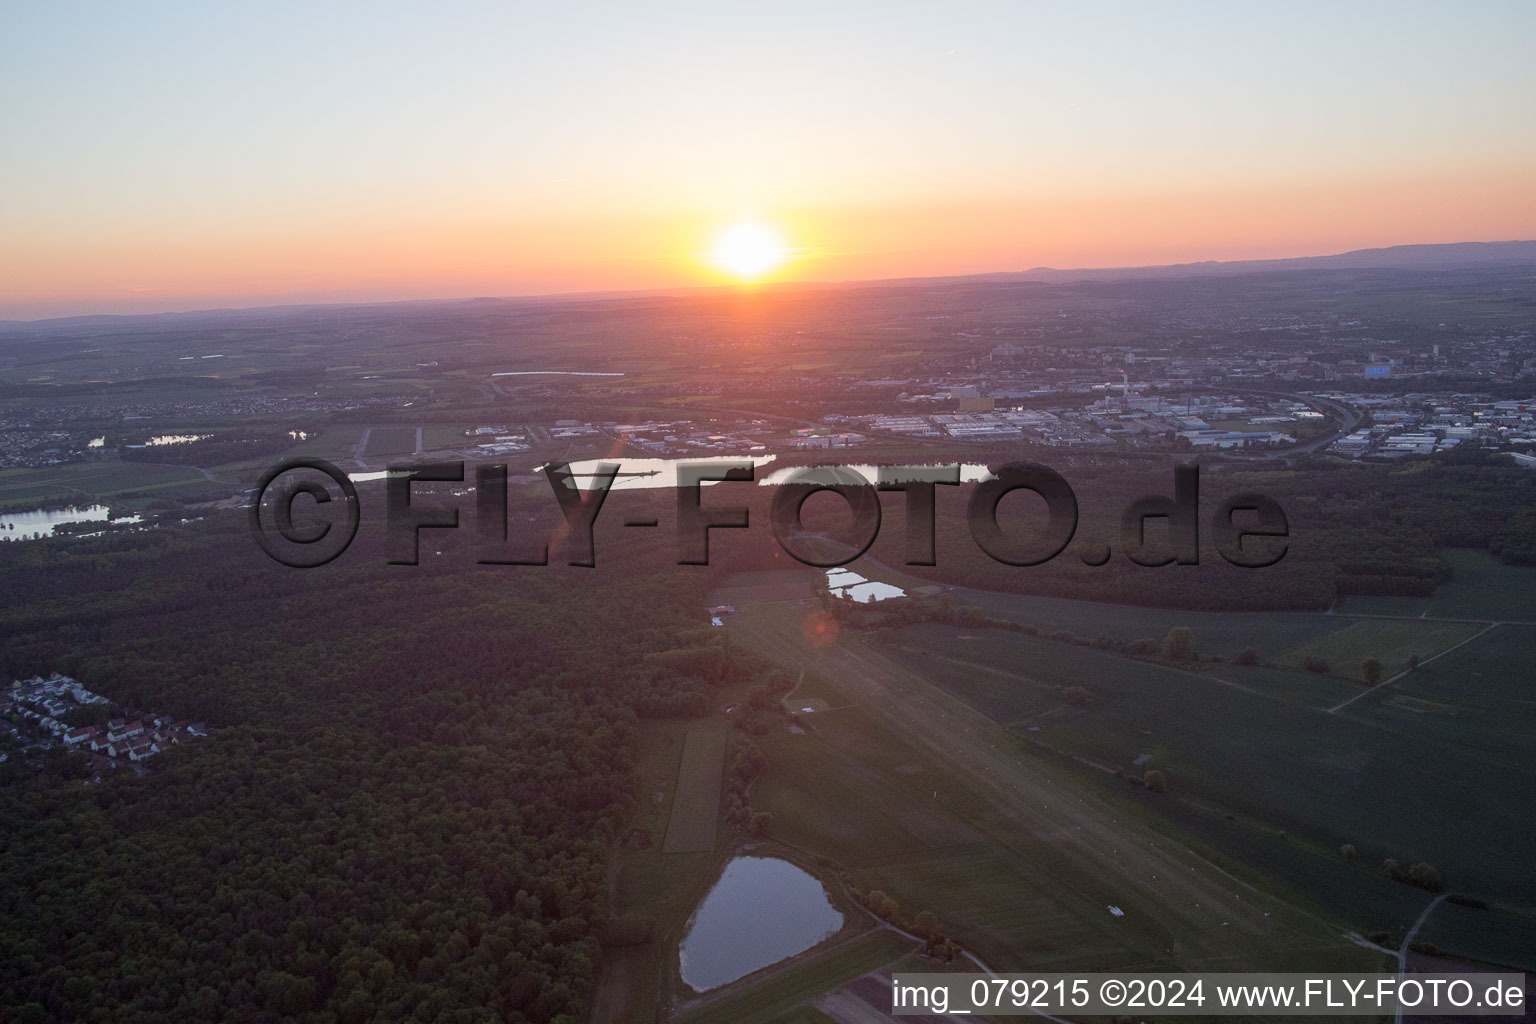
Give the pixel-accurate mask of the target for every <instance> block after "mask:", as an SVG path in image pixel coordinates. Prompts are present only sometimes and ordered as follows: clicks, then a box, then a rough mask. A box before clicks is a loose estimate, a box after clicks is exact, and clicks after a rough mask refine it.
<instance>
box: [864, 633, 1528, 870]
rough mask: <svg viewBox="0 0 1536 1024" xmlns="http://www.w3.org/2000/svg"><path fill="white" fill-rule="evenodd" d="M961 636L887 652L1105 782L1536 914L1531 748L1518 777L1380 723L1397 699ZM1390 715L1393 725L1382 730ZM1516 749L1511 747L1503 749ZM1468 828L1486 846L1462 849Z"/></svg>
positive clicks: (1410, 730) (1450, 743)
mask: <svg viewBox="0 0 1536 1024" xmlns="http://www.w3.org/2000/svg"><path fill="white" fill-rule="evenodd" d="M965 632H966V633H974V631H965ZM960 635H962V631H959V630H956V629H954V628H952V627H942V626H916V627H910V628H909V629H906V630H901V631H897V633H896V634H895V637H894V638H893V639H892V641H891V643H892V644H893V645H899V648H898V650H899V652H900V653H902V654H904V655H906V656H907V657H909V658H910V659H912V660H914V661H916V660H923V659H928V660H940V659H942V660H946V661H948V662H949V665H948V666H946V668H945V669H944V670H943V671H938V672H934V673H933V674H932V675H931V676H930V677H929V678H931V679H932V681H933V682H935V683H936V684H938V685H941V686H946V687H948V688H950V689H951V692H954V693H956V695H957V696H960V697H962V698H963V699H965V700H967V701H968V702H969V703H972V704H973V706H975V707H977V708H978V710H981V711H982V712H983V713H984V714H986V715H987V716H988V717H989V718H991V719H992V720H993V721H996V722H998V723H1000V724H1007V725H1008V726H1009V728H1011V729H1012V730H1013V731H1014V732H1015V733H1017V734H1018V735H1019V736H1021V738H1025V739H1028V740H1029V741H1031V742H1033V743H1038V744H1041V745H1043V746H1045V747H1047V748H1049V749H1052V750H1056V751H1059V752H1062V753H1065V754H1069V755H1071V756H1074V757H1077V758H1081V759H1084V760H1085V761H1087V762H1089V763H1091V764H1093V765H1097V766H1099V767H1101V768H1102V769H1104V770H1105V771H1106V772H1115V771H1120V772H1123V773H1125V774H1127V775H1135V776H1139V775H1141V774H1142V773H1143V772H1144V771H1146V770H1150V769H1158V770H1160V771H1163V772H1165V773H1166V774H1167V775H1168V777H1169V778H1170V780H1171V782H1170V788H1171V789H1174V790H1176V791H1177V792H1178V793H1179V794H1180V798H1181V799H1182V798H1187V799H1189V800H1192V801H1196V802H1201V803H1209V804H1212V805H1214V806H1216V807H1218V808H1220V809H1221V810H1222V811H1224V812H1227V813H1235V814H1238V815H1240V816H1243V817H1249V818H1253V819H1254V820H1256V821H1257V822H1259V823H1260V824H1262V825H1263V826H1264V827H1267V828H1268V829H1269V830H1270V831H1272V832H1273V833H1274V834H1275V835H1277V836H1278V835H1279V834H1280V833H1282V832H1284V833H1286V835H1287V838H1288V840H1289V841H1292V842H1300V841H1306V842H1315V843H1317V844H1318V846H1319V848H1320V849H1325V850H1334V851H1336V850H1337V849H1338V847H1339V846H1340V845H1341V844H1343V843H1354V844H1355V845H1356V846H1357V847H1359V849H1360V850H1361V851H1362V853H1364V852H1365V851H1367V850H1369V851H1370V852H1371V853H1372V854H1374V855H1377V856H1376V860H1377V861H1378V862H1379V861H1380V859H1381V858H1385V857H1396V858H1397V859H1398V860H1400V861H1402V862H1403V863H1409V862H1411V861H1418V860H1426V861H1428V862H1430V863H1432V864H1434V865H1436V866H1437V867H1439V868H1440V870H1441V871H1442V872H1443V873H1444V874H1445V875H1446V877H1447V878H1449V879H1451V880H1453V882H1454V883H1455V884H1456V885H1458V886H1461V887H1464V888H1467V889H1469V890H1471V891H1473V892H1478V893H1482V892H1485V891H1486V892H1490V893H1493V894H1497V895H1500V896H1502V897H1505V898H1511V899H1518V900H1532V899H1536V883H1533V881H1532V880H1531V879H1530V878H1529V876H1528V874H1527V873H1526V872H1525V871H1524V869H1523V865H1524V864H1526V863H1528V854H1529V852H1530V846H1529V843H1528V841H1527V840H1526V838H1525V830H1524V827H1523V825H1522V824H1521V822H1522V820H1523V819H1525V818H1527V817H1528V812H1529V809H1530V808H1531V807H1532V806H1536V785H1533V784H1536V775H1533V772H1532V770H1531V769H1530V767H1529V765H1530V764H1531V763H1532V760H1531V754H1532V752H1533V751H1532V744H1533V742H1536V741H1532V740H1529V739H1526V740H1524V741H1523V744H1524V756H1523V761H1521V762H1518V763H1517V764H1510V763H1509V762H1508V761H1507V760H1505V759H1503V758H1499V757H1497V756H1496V755H1493V754H1490V753H1489V751H1488V750H1487V748H1486V747H1485V746H1484V745H1483V744H1482V743H1481V742H1479V741H1480V740H1481V738H1482V737H1481V736H1480V735H1479V733H1478V732H1477V731H1476V730H1475V729H1465V728H1463V729H1461V730H1457V734H1456V735H1455V736H1454V738H1453V737H1452V736H1451V735H1448V734H1447V733H1446V731H1445V730H1444V729H1442V730H1433V731H1432V730H1419V729H1417V728H1416V727H1417V726H1418V724H1419V722H1418V720H1419V719H1421V718H1425V717H1428V716H1424V715H1421V714H1417V713H1414V712H1412V711H1407V710H1402V709H1398V708H1392V707H1391V705H1386V707H1387V708H1388V709H1389V710H1388V711H1383V710H1381V707H1380V706H1378V705H1380V702H1382V701H1383V700H1389V699H1391V695H1390V688H1387V689H1383V690H1381V691H1378V692H1377V693H1376V694H1373V695H1372V696H1371V698H1369V701H1370V703H1368V702H1367V701H1366V700H1362V701H1358V702H1356V703H1355V704H1352V705H1350V707H1349V708H1348V709H1346V710H1345V711H1344V712H1342V713H1340V714H1330V713H1328V712H1327V711H1326V710H1324V709H1320V708H1318V707H1316V706H1308V705H1299V704H1298V703H1296V702H1294V701H1291V700H1286V699H1282V698H1281V697H1280V696H1278V695H1276V694H1275V693H1273V692H1271V693H1262V692H1257V691H1255V690H1253V689H1250V688H1246V687H1243V686H1240V685H1236V682H1235V681H1234V680H1232V679H1230V678H1229V677H1228V674H1227V673H1226V671H1225V669H1224V667H1223V668H1222V669H1221V670H1219V674H1218V670H1212V671H1210V672H1203V673H1197V672H1190V671H1184V670H1181V669H1178V668H1173V667H1169V666H1164V665H1158V664H1150V663H1145V662H1138V661H1132V660H1128V659H1125V658H1121V657H1117V656H1114V655H1112V654H1108V653H1105V652H1100V651H1095V650H1091V649H1086V648H1082V647H1077V646H1069V645H1063V644H1057V643H1054V642H1052V641H1048V640H1040V639H1035V638H1031V637H1021V636H1017V635H1014V634H998V635H997V636H996V637H993V638H991V642H990V643H982V644H978V643H976V642H974V641H972V642H969V643H968V642H966V641H962V640H960V639H959V636H960ZM915 651H921V652H924V653H922V654H913V653H912V652H915ZM1462 651H1474V652H1475V651H1476V648H1475V647H1474V646H1473V645H1468V647H1467V648H1463V649H1462V650H1461V651H1457V652H1453V653H1452V654H1451V655H1448V656H1447V658H1445V659H1444V660H1443V662H1437V663H1436V664H1437V665H1440V664H1444V665H1445V670H1447V671H1453V672H1454V671H1456V668H1455V666H1456V665H1457V664H1458V655H1460V654H1461V653H1462ZM956 668H963V669H965V670H966V672H968V673H970V676H969V677H970V678H971V679H986V680H987V683H986V684H985V685H986V687H987V688H988V691H987V692H985V693H980V692H978V687H979V686H981V685H982V684H969V685H968V684H967V683H966V682H965V681H964V680H965V678H966V676H965V675H964V674H963V673H960V672H956V671H954V669H956ZM1433 668H1434V666H1430V667H1427V668H1426V669H1424V670H1423V671H1425V672H1426V673H1428V672H1430V671H1431V670H1432V669H1433ZM927 674H928V673H927V670H925V676H926V675H927ZM1434 678H1441V675H1440V674H1437V675H1436V676H1435V677H1434ZM1010 681H1011V684H1012V686H1013V688H1014V689H1015V691H1016V694H1017V697H1016V699H1015V700H1013V701H1011V702H1010V701H1009V700H1008V699H1007V696H1006V693H1007V688H1008V686H1007V684H1009V682H1010ZM1514 682H1515V681H1514V679H1511V678H1509V677H1507V676H1506V677H1505V678H1504V684H1505V689H1504V691H1503V693H1504V702H1505V703H1515V702H1512V701H1511V699H1510V698H1515V697H1518V696H1519V694H1518V692H1512V691H1511V690H1510V689H1509V687H1510V686H1511V685H1512V684H1514ZM1069 690H1072V691H1073V692H1071V693H1069V692H1068V691H1069ZM1053 694H1054V700H1053V699H1052V697H1053ZM1387 714H1390V715H1392V716H1394V719H1393V721H1392V722H1390V723H1385V722H1383V721H1382V720H1381V719H1382V717H1383V716H1384V715H1387ZM1486 724H1491V723H1486ZM1527 735H1529V734H1527ZM1521 743H1522V740H1521V739H1520V738H1519V737H1518V736H1509V735H1508V734H1506V738H1505V745H1506V747H1510V746H1512V745H1513V746H1519V745H1520V744H1521ZM1513 753H1514V751H1513V750H1510V751H1509V752H1508V754H1506V756H1509V754H1513ZM1520 764H1523V765H1524V767H1523V768H1521V767H1519V765H1520ZM1470 780H1477V784H1476V785H1475V786H1469V781H1470ZM1426 808H1435V809H1436V811H1435V813H1434V814H1426V813H1425V809H1426ZM1472 822H1475V823H1477V828H1478V830H1479V833H1480V834H1479V838H1478V842H1477V844H1476V845H1475V846H1473V845H1469V844H1468V842H1467V832H1468V826H1469V823H1472Z"/></svg>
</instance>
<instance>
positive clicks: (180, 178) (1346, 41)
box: [0, 0, 1536, 319]
mask: <svg viewBox="0 0 1536 1024" xmlns="http://www.w3.org/2000/svg"><path fill="white" fill-rule="evenodd" d="M0 17H3V21H0V24H4V25H5V31H4V32H3V33H0V318H12V319H33V318H40V317H48V316H65V315H74V314H81V313H98V312H150V311H163V310H176V309H194V308H208V307H216V306H254V305H265V304H273V303H288V302H326V301H358V300H375V299H408V298H432V297H444V298H446V297H458V296H472V295H519V294H540V293H551V292H571V291H581V292H586V291H606V290H619V289H637V288H667V287H690V286H699V285H712V284H730V283H731V282H732V281H733V276H732V275H731V274H730V273H729V272H727V271H722V269H721V268H720V266H719V265H718V263H719V261H718V260H717V259H713V258H712V255H711V254H712V251H713V247H714V246H715V245H716V243H715V241H714V240H715V239H716V238H717V237H718V236H719V235H720V234H721V233H722V232H723V231H726V230H727V229H729V228H730V227H731V226H732V225H737V224H740V223H743V222H750V223H753V224H756V225H759V226H761V227H762V228H764V229H765V230H766V231H767V232H768V233H770V234H771V235H773V236H776V237H777V238H778V239H779V245H780V251H779V253H778V257H777V258H778V260H779V262H778V265H777V266H776V267H775V268H774V269H773V270H772V271H771V272H769V273H768V275H767V277H768V279H772V280H816V281H838V280H861V279H871V278H882V277H901V276H920V275H921V276H926V275H945V274H959V273H974V272H989V271H1005V270H1023V269H1028V268H1031V267H1036V266H1055V267H1083V266H1126V265H1142V264H1153V263H1172V262H1185V261H1192V260H1206V259H1246V258H1269V257H1284V256H1299V255H1316V254H1321V253H1330V252H1340V251H1345V250H1349V249H1357V248H1366V247H1375V246H1384V245H1394V244H1402V243H1416V242H1452V241H1471V240H1498V239H1512V238H1536V130H1533V129H1532V127H1531V125H1532V121H1531V110H1532V109H1533V106H1536V61H1533V60H1531V57H1530V55H1531V53H1532V52H1533V49H1536V3H1530V2H1526V0H1520V2H1508V3H1476V2H1470V3H1469V2H1460V3H1450V2H1446V3H1434V4H1428V3H1425V4H1418V3H1394V4H1384V3H1374V2H1373V3H1346V2H1330V3H1308V2H1290V3H1273V4H1259V3H1235V2H1230V0H1223V2H1217V3H1157V4H1149V3H1093V2H1082V3H1070V4H1069V3H1059V4H1058V3H1030V2H1025V0H1009V2H996V3H975V2H965V0H946V2H943V3H938V2H934V3H924V4H905V3H900V2H895V0H881V2H873V3H854V2H848V3H798V2H793V0H789V2H776V3H772V4H755V5H748V4H723V3H708V4H692V5H672V4H665V5H663V4H654V3H625V4H617V3H616V4H582V3H560V4H531V3H507V2H501V3H485V4H480V3H460V2H440V3H432V4H393V3H388V2H382V0H376V2H372V3H366V4H327V3H318V2H315V3H282V2H263V3H250V4H242V5H235V4H209V3H206V2H202V3H162V2H155V0H141V2H136V3H133V4H113V3H102V4H96V5H76V4H42V3H32V2H26V3H23V2H17V0H0Z"/></svg>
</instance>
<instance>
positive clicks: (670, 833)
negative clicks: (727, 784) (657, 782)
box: [661, 725, 728, 853]
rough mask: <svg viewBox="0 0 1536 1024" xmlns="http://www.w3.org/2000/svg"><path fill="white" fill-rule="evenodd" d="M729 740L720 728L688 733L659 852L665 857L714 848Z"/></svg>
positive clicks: (689, 731) (705, 727)
mask: <svg viewBox="0 0 1536 1024" xmlns="http://www.w3.org/2000/svg"><path fill="white" fill-rule="evenodd" d="M727 739H728V736H727V733H726V731H725V730H724V729H723V728H718V727H712V726H703V725H701V726H695V727H694V728H691V729H689V730H688V738H687V740H685V741H684V743H683V756H682V760H681V761H680V763H679V764H678V769H677V790H676V793H675V795H674V796H673V798H672V816H671V818H670V819H668V821H667V835H666V839H665V840H664V841H663V842H662V846H661V848H662V849H663V850H664V851H665V852H667V853H702V852H705V851H708V850H713V849H714V848H715V840H716V833H717V832H718V830H719V823H720V771H721V767H722V765H723V764H724V761H725V746H726V741H727Z"/></svg>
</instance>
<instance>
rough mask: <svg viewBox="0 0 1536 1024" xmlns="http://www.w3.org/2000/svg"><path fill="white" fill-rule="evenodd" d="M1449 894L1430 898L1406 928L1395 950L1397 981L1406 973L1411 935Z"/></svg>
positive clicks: (1400, 1010) (1400, 1013)
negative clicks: (1406, 931)
mask: <svg viewBox="0 0 1536 1024" xmlns="http://www.w3.org/2000/svg"><path fill="white" fill-rule="evenodd" d="M1449 895H1450V893H1448V892H1443V893H1441V894H1440V895H1439V896H1436V897H1435V898H1434V899H1432V900H1430V901H1429V906H1427V907H1425V908H1424V913H1422V914H1420V915H1419V919H1418V920H1417V921H1415V922H1413V927H1412V928H1410V929H1408V934H1407V935H1404V936H1403V944H1402V945H1401V946H1399V947H1398V950H1397V980H1398V981H1399V982H1401V981H1402V980H1403V975H1405V974H1407V973H1408V947H1409V946H1411V945H1412V944H1413V937H1414V936H1415V935H1417V934H1419V929H1420V928H1422V927H1424V922H1425V921H1427V920H1428V919H1429V914H1430V911H1432V910H1434V909H1435V908H1436V907H1438V906H1439V905H1440V903H1441V901H1442V900H1444V899H1445V898H1446V897H1447V896H1449ZM1397 1024H1403V1008H1402V1007H1401V1006H1399V1007H1398V1008H1397Z"/></svg>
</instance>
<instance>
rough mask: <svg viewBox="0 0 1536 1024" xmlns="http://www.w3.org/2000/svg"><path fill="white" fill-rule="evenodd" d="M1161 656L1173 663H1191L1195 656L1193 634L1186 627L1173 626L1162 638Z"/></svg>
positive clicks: (1192, 631)
mask: <svg viewBox="0 0 1536 1024" xmlns="http://www.w3.org/2000/svg"><path fill="white" fill-rule="evenodd" d="M1163 656H1164V657H1165V658H1172V659H1173V660H1175V661H1193V660H1194V659H1195V657H1196V655H1195V633H1194V630H1192V629H1190V628H1189V627H1188V626H1174V627H1173V628H1172V629H1170V630H1169V631H1168V635H1167V636H1165V637H1163Z"/></svg>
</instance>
